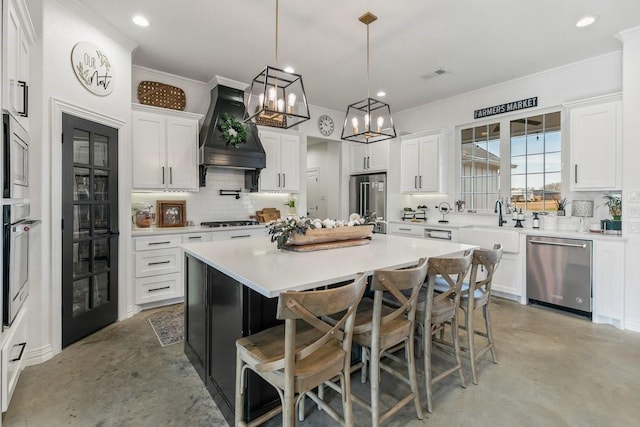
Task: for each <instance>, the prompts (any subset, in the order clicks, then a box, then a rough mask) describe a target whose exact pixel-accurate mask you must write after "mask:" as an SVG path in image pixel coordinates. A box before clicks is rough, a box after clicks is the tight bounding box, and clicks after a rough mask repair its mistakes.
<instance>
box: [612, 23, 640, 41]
mask: <svg viewBox="0 0 640 427" xmlns="http://www.w3.org/2000/svg"><path fill="white" fill-rule="evenodd" d="M615 38H617V39H618V40H621V41H622V42H623V43H625V42H628V41H631V40H634V39H637V38H640V26H638V27H632V28H629V29H627V30H622V31H620V32H619V33H618V34H616V35H615Z"/></svg>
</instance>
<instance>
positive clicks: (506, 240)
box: [460, 227, 520, 253]
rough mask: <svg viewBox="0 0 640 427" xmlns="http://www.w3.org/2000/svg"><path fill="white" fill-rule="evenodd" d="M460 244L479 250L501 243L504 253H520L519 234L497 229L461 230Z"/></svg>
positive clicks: (475, 228) (476, 228)
mask: <svg viewBox="0 0 640 427" xmlns="http://www.w3.org/2000/svg"><path fill="white" fill-rule="evenodd" d="M460 242H461V243H466V244H469V245H478V246H480V247H481V248H492V247H493V245H494V244H495V243H502V248H503V250H504V252H510V253H518V252H520V233H519V232H518V231H516V230H509V229H504V228H499V227H471V228H461V229H460Z"/></svg>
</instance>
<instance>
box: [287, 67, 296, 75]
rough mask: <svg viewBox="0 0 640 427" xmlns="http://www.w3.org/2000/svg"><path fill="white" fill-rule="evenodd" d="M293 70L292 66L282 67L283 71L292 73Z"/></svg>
mask: <svg viewBox="0 0 640 427" xmlns="http://www.w3.org/2000/svg"><path fill="white" fill-rule="evenodd" d="M294 71H295V70H294V69H293V67H284V72H285V73H289V74H291V73H293V72H294Z"/></svg>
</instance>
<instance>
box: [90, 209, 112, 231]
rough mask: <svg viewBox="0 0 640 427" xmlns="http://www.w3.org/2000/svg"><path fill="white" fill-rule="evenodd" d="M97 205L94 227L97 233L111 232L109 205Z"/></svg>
mask: <svg viewBox="0 0 640 427" xmlns="http://www.w3.org/2000/svg"><path fill="white" fill-rule="evenodd" d="M94 206H95V223H94V225H93V229H94V231H95V234H96V235H100V234H106V233H108V232H109V205H107V204H96V205H94Z"/></svg>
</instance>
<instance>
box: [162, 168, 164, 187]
mask: <svg viewBox="0 0 640 427" xmlns="http://www.w3.org/2000/svg"><path fill="white" fill-rule="evenodd" d="M162 185H164V166H163V167H162Z"/></svg>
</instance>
